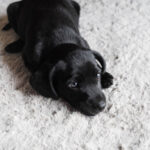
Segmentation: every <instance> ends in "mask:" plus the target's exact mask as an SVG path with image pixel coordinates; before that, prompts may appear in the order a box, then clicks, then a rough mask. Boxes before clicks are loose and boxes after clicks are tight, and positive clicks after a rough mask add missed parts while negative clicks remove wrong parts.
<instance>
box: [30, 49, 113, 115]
mask: <svg viewBox="0 0 150 150" xmlns="http://www.w3.org/2000/svg"><path fill="white" fill-rule="evenodd" d="M63 48H65V47H63ZM74 49H75V48H73V50H72V51H69V52H68V53H65V54H64V53H62V54H60V53H58V54H57V57H58V58H57V60H59V61H58V62H57V63H55V65H52V66H51V65H50V66H49V65H48V66H49V67H48V69H47V67H43V69H42V70H40V71H37V72H36V73H35V75H34V76H33V78H32V80H31V85H32V86H33V87H34V88H35V89H36V90H37V91H38V92H39V93H41V94H42V95H44V96H48V97H49V96H50V97H52V98H53V99H58V98H59V97H60V98H62V99H64V100H66V101H67V102H68V103H70V104H71V105H72V106H73V107H74V108H76V109H77V110H79V111H80V112H82V113H84V114H86V115H89V116H93V115H96V114H97V113H99V112H100V111H102V110H103V109H104V108H105V106H106V98H105V95H104V93H103V92H102V89H103V88H108V87H109V86H110V85H112V81H113V77H112V75H110V74H109V73H107V72H106V71H105V70H106V64H105V61H104V59H103V57H102V56H101V55H100V54H99V53H98V52H96V51H91V50H82V49H80V48H78V49H75V50H74ZM59 52H60V51H59ZM63 52H64V50H63ZM63 54H64V55H65V57H64V56H62V55H63Z"/></svg>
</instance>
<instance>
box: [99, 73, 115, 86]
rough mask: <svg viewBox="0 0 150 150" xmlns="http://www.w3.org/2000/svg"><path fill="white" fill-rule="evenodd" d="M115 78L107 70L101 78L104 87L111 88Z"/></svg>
mask: <svg viewBox="0 0 150 150" xmlns="http://www.w3.org/2000/svg"><path fill="white" fill-rule="evenodd" d="M113 79H114V78H113V76H112V75H111V74H110V73H108V72H105V73H104V74H103V75H102V79H101V84H102V88H109V87H110V86H111V85H113Z"/></svg>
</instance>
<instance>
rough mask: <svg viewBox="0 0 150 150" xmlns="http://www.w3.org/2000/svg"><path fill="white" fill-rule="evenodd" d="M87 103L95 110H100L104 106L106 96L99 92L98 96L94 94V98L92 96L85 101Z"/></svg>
mask: <svg viewBox="0 0 150 150" xmlns="http://www.w3.org/2000/svg"><path fill="white" fill-rule="evenodd" d="M87 103H88V104H89V105H90V106H91V107H92V108H93V109H94V110H97V111H102V110H103V109H104V108H105V106H106V98H105V95H104V94H101V95H99V96H96V97H95V98H92V99H90V100H88V101H87Z"/></svg>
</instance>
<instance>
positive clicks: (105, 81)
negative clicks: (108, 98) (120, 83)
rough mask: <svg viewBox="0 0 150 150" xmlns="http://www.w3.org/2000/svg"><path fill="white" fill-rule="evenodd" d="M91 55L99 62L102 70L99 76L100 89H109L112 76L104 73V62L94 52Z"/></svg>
mask: <svg viewBox="0 0 150 150" xmlns="http://www.w3.org/2000/svg"><path fill="white" fill-rule="evenodd" d="M93 54H94V56H95V58H96V59H97V60H98V61H99V63H100V65H101V68H102V74H101V84H102V88H109V87H110V86H111V85H112V84H113V76H112V75H111V74H110V73H108V72H106V62H105V60H104V58H103V57H102V56H101V55H100V54H99V53H98V52H96V51H93Z"/></svg>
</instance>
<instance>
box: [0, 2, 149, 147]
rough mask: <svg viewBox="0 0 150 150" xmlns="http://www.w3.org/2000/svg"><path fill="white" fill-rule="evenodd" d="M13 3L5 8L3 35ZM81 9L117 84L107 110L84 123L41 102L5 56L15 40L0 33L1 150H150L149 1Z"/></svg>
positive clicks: (17, 61)
mask: <svg viewBox="0 0 150 150" xmlns="http://www.w3.org/2000/svg"><path fill="white" fill-rule="evenodd" d="M13 1H14V0H0V29H1V28H2V27H3V26H4V25H5V24H6V23H7V16H6V8H7V6H8V4H9V3H11V2H13ZM78 2H79V3H80V5H81V8H82V9H81V18H80V31H81V34H82V35H83V36H84V37H85V39H87V41H88V42H89V44H90V46H91V47H92V48H93V49H94V50H97V51H99V52H100V53H101V54H102V55H103V56H104V57H105V59H106V61H107V66H108V71H109V72H111V73H112V74H113V75H114V77H115V80H114V85H113V86H112V87H111V88H110V89H108V90H105V91H104V92H105V94H106V97H107V107H106V109H105V110H104V112H102V113H100V114H98V115H97V116H95V117H87V116H84V115H82V114H80V113H79V112H77V111H75V110H74V109H72V108H71V107H70V106H69V105H68V104H66V103H65V102H63V101H61V100H59V101H54V100H52V99H46V98H43V97H42V96H40V95H38V94H37V93H36V92H35V91H33V90H32V88H31V87H30V85H29V82H28V79H29V76H30V73H29V72H28V71H27V69H26V68H25V67H24V64H23V62H22V58H21V55H20V54H12V55H11V54H7V53H6V52H5V51H4V48H5V46H6V45H7V44H9V43H11V42H12V41H14V40H15V39H17V35H16V34H15V33H14V31H13V30H10V31H8V32H2V31H0V150H150V1H149V0H78Z"/></svg>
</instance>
